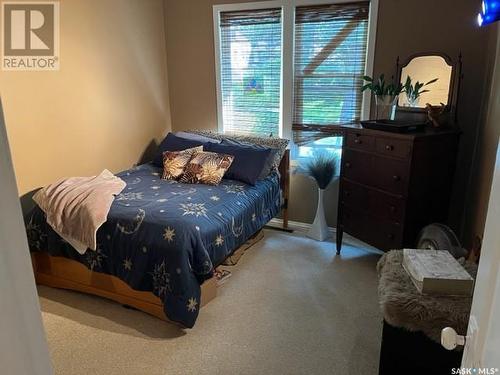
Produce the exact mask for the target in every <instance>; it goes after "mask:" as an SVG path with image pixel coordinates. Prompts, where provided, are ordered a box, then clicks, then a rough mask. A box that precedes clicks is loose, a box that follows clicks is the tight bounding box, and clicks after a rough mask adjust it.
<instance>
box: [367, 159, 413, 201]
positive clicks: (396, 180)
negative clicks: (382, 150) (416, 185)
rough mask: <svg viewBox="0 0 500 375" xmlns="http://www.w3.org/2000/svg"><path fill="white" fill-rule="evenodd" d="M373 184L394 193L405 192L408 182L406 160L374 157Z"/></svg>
mask: <svg viewBox="0 0 500 375" xmlns="http://www.w3.org/2000/svg"><path fill="white" fill-rule="evenodd" d="M372 177H373V186H374V187H377V188H379V189H382V190H385V191H388V192H390V193H394V194H401V195H402V194H404V193H405V192H406V186H407V183H408V165H407V162H406V161H401V160H395V159H389V158H384V157H380V156H377V157H374V163H373V173H372Z"/></svg>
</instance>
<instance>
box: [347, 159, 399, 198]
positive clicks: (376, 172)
mask: <svg viewBox="0 0 500 375" xmlns="http://www.w3.org/2000/svg"><path fill="white" fill-rule="evenodd" d="M342 177H345V178H347V179H349V180H351V181H354V182H358V183H361V184H364V185H367V186H369V187H375V188H378V189H381V190H385V191H388V192H390V193H395V194H400V195H402V194H403V193H404V192H405V191H406V185H407V181H408V163H407V161H403V160H396V159H391V158H386V157H382V156H377V155H374V154H367V153H364V152H358V151H354V150H348V149H345V150H344V152H343V155H342Z"/></svg>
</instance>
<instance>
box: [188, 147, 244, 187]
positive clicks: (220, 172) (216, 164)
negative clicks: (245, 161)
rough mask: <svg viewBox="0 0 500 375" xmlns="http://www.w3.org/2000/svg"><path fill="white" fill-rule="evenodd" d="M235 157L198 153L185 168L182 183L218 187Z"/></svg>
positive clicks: (204, 152) (213, 153)
mask: <svg viewBox="0 0 500 375" xmlns="http://www.w3.org/2000/svg"><path fill="white" fill-rule="evenodd" d="M233 160H234V156H232V155H226V154H217V153H215V152H206V151H203V152H198V153H197V154H195V155H194V156H193V158H192V159H191V160H190V161H189V163H188V164H187V165H186V168H184V173H183V174H182V176H181V178H180V182H185V183H188V184H208V185H218V184H219V183H220V181H221V180H222V177H224V173H226V171H227V170H228V169H229V167H230V166H231V163H232V162H233Z"/></svg>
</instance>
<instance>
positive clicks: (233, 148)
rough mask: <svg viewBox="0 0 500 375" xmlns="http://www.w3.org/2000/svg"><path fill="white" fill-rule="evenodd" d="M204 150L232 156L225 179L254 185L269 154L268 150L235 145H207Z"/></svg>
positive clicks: (269, 150)
mask: <svg viewBox="0 0 500 375" xmlns="http://www.w3.org/2000/svg"><path fill="white" fill-rule="evenodd" d="M204 150H206V151H211V152H218V153H222V154H228V155H233V156H234V161H233V163H232V164H231V167H230V168H229V170H228V171H227V173H226V176H225V177H226V178H229V179H231V180H238V181H242V182H245V183H247V184H250V185H255V183H256V182H257V180H258V179H259V176H260V175H261V173H262V171H263V169H264V166H265V164H266V161H267V159H268V158H269V155H270V153H271V149H269V148H258V147H255V146H254V145H243V144H235V143H228V142H226V143H221V144H214V143H207V144H205V147H204Z"/></svg>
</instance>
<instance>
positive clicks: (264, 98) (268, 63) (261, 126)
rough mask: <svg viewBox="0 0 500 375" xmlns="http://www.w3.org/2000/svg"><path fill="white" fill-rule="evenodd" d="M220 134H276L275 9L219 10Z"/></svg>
mask: <svg viewBox="0 0 500 375" xmlns="http://www.w3.org/2000/svg"><path fill="white" fill-rule="evenodd" d="M219 26H220V51H219V52H220V69H221V72H220V77H221V79H220V81H221V94H222V123H223V128H224V131H231V132H240V133H249V134H259V135H270V134H272V135H274V136H278V134H279V126H280V112H281V111H280V105H281V104H280V103H281V9H264V10H248V11H234V12H221V14H220V25H219Z"/></svg>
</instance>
